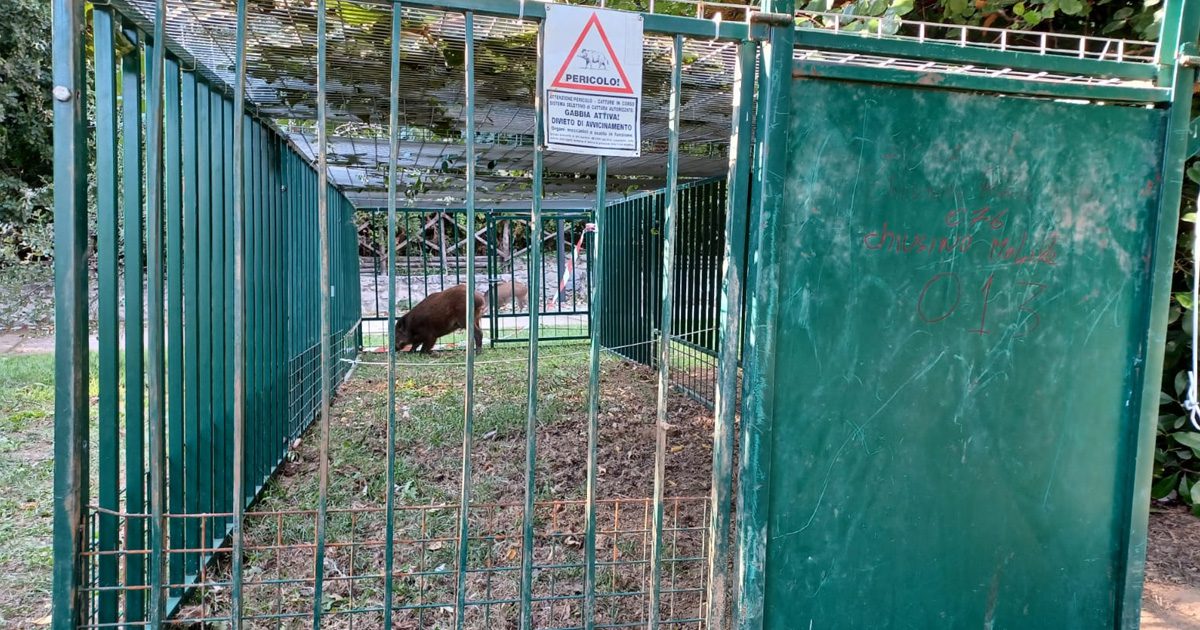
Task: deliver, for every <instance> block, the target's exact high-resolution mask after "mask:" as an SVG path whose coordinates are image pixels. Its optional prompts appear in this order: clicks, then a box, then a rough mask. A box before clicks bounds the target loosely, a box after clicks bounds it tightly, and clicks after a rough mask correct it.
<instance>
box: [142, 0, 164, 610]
mask: <svg viewBox="0 0 1200 630" xmlns="http://www.w3.org/2000/svg"><path fill="white" fill-rule="evenodd" d="M166 14H167V7H166V0H157V2H156V3H155V11H154V42H153V44H154V47H153V52H152V54H151V65H150V68H149V75H150V76H149V79H150V85H149V87H148V89H147V92H148V94H147V112H146V116H147V123H146V126H147V134H148V136H147V138H146V169H147V175H148V177H147V180H148V181H147V184H146V191H147V205H146V257H147V261H146V292H147V296H146V310H147V313H148V316H149V322H147V323H148V326H147V331H146V333H147V334H146V338H147V342H148V344H147V345H148V347H147V350H148V353H149V357H148V358H149V365H148V366H147V368H148V369H147V374H146V382H147V386H148V387H147V390H148V392H147V393H148V397H147V401H148V403H149V407H150V408H149V412H150V413H149V418H148V422H149V425H150V426H149V439H150V513H151V514H150V619H149V621H150V625H151V627H155V628H157V627H158V626H159V625H160V624H161V623H162V619H163V615H164V614H165V612H166V598H165V597H164V594H165V592H164V590H163V581H164V580H163V577H164V576H163V568H164V562H163V543H164V533H163V527H164V525H165V517H164V514H165V511H166V500H165V499H166V493H167V484H166V479H165V477H166V467H167V462H166V459H167V457H166V442H165V439H164V438H165V436H164V435H163V433H164V431H165V429H166V424H165V422H164V420H165V415H166V414H165V410H166V407H165V404H164V403H165V400H164V399H165V395H166V386H165V382H164V381H165V376H166V362H165V360H164V357H163V346H164V337H165V335H164V329H165V325H164V324H165V318H164V312H165V311H164V308H163V298H164V294H163V288H164V287H163V254H164V247H163V227H164V221H163V151H162V145H163V89H164V86H165V81H164V79H163V75H164V74H165V72H164V65H165V59H166V46H165V45H164V44H163V42H164V40H165V38H164V32H165V29H166V27H165V25H164V23H165V21H166Z"/></svg>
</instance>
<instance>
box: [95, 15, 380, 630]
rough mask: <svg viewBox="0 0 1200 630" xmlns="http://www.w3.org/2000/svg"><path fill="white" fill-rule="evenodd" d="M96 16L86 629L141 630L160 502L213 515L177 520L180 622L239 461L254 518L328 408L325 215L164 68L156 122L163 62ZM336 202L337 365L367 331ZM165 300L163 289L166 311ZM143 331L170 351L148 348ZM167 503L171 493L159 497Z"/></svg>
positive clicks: (341, 200)
mask: <svg viewBox="0 0 1200 630" xmlns="http://www.w3.org/2000/svg"><path fill="white" fill-rule="evenodd" d="M91 15H92V24H91V26H92V31H93V33H94V37H95V46H94V58H93V64H94V65H93V68H94V79H95V90H94V92H93V94H92V102H91V103H90V108H89V109H90V110H91V116H93V117H94V119H95V121H96V124H95V128H94V132H93V136H92V138H93V141H94V142H95V146H96V152H97V163H96V175H95V176H96V184H97V188H96V190H97V197H96V203H97V210H98V212H97V220H96V226H95V229H96V235H97V247H96V255H95V258H96V268H97V276H96V281H97V283H98V289H99V292H98V293H99V298H98V299H99V308H98V317H97V319H96V321H95V322H94V324H95V326H96V330H97V336H98V341H99V348H98V365H99V371H98V373H99V381H100V382H99V387H98V411H97V414H96V417H95V422H96V423H97V425H98V435H99V442H98V444H97V445H96V447H95V454H94V457H95V461H96V466H97V467H98V474H97V476H96V479H97V486H96V487H95V489H94V494H91V495H90V496H85V497H83V499H84V501H85V502H86V504H87V505H89V506H90V507H89V508H87V509H88V511H89V514H90V515H91V516H90V517H89V519H88V521H87V523H88V530H87V536H86V541H87V543H86V552H85V553H84V554H83V555H82V556H81V561H82V567H83V569H82V570H83V572H84V575H86V576H87V578H86V580H87V585H88V587H87V589H86V591H85V593H86V595H85V597H83V599H82V605H83V610H82V614H81V615H80V618H81V619H82V620H84V621H85V623H87V624H88V625H91V626H96V627H105V626H113V625H117V624H135V623H141V622H143V621H147V620H148V619H149V616H150V615H151V613H150V599H149V596H150V587H149V586H147V585H148V584H150V580H151V577H152V576H153V570H152V559H151V556H150V554H151V552H152V550H153V549H154V547H155V545H157V544H161V540H156V535H155V534H154V529H153V528H152V527H149V526H148V522H149V519H150V510H151V505H152V503H154V502H155V501H156V500H158V499H159V498H161V499H162V500H163V504H162V505H163V508H164V509H165V511H167V512H170V513H174V514H180V515H182V514H192V515H199V514H206V515H207V516H193V517H187V518H183V517H180V518H172V519H169V522H168V523H167V524H166V527H165V530H166V532H165V533H164V534H163V536H162V537H161V539H169V540H171V541H174V542H173V546H175V547H177V548H178V549H180V551H179V552H178V553H171V554H168V555H167V556H166V564H165V567H166V575H165V576H164V577H163V581H164V582H169V583H170V584H171V585H172V588H171V589H170V590H169V593H168V595H169V599H168V603H167V606H166V609H167V610H168V611H171V610H174V609H176V608H177V607H178V605H179V604H180V602H181V597H182V596H183V595H184V592H185V591H184V587H185V585H188V584H193V583H196V582H200V581H203V579H204V573H205V572H206V571H208V570H210V568H211V567H210V566H209V564H210V563H211V562H212V560H213V557H214V556H213V551H212V550H213V549H214V548H215V547H217V546H219V545H222V544H224V543H225V541H226V540H227V538H228V536H229V533H230V531H231V528H232V527H233V520H232V514H233V505H232V504H233V501H234V498H233V494H232V493H231V492H230V488H231V486H232V482H233V476H234V469H235V467H236V466H237V465H238V462H239V461H240V464H241V465H242V467H243V475H244V478H245V479H246V480H247V483H245V485H244V486H243V488H244V496H243V497H242V498H241V500H242V501H243V502H244V503H245V504H249V503H250V502H252V501H253V499H254V497H255V496H256V495H257V494H258V493H259V491H260V490H261V489H262V487H263V486H264V485H265V484H266V482H267V480H268V479H269V478H270V477H271V475H272V474H273V473H274V471H275V470H276V467H277V466H278V465H279V464H280V462H281V461H282V460H283V458H284V456H285V453H286V452H287V448H288V444H289V443H290V442H291V441H292V439H294V438H295V437H297V436H298V435H299V434H300V433H301V432H302V431H303V430H304V429H305V428H306V427H307V426H308V424H309V423H310V422H311V421H312V420H313V418H314V417H315V415H316V412H317V409H318V406H319V400H320V397H321V370H320V341H321V332H320V330H321V327H320V322H319V316H318V310H319V304H320V301H321V291H320V286H319V284H318V283H317V282H316V278H317V277H318V275H319V274H318V271H319V266H320V265H319V262H320V250H319V246H318V238H317V234H318V230H319V228H318V223H319V222H320V217H319V214H318V212H319V205H318V203H317V179H316V173H315V171H314V170H313V168H312V166H311V165H309V164H308V163H307V162H306V161H304V160H303V159H302V158H301V157H300V156H299V154H298V153H297V152H296V151H295V150H294V149H293V148H292V147H291V146H289V145H288V144H287V142H286V141H285V140H284V138H283V137H282V136H280V135H279V134H278V133H277V132H276V131H275V130H274V129H273V127H271V126H270V125H269V124H267V123H265V122H263V121H261V120H259V119H257V118H253V117H250V116H246V117H245V118H244V119H243V120H242V121H241V122H242V124H241V126H240V130H241V133H242V137H241V138H240V139H238V138H237V137H236V136H235V133H236V131H235V130H236V129H238V128H239V127H237V126H235V124H234V123H235V120H236V117H237V111H238V110H237V108H236V107H235V102H234V99H233V98H232V96H231V94H230V91H229V90H228V88H227V86H224V85H221V84H218V83H214V82H211V81H209V80H208V79H205V78H204V77H202V76H199V74H198V73H197V72H194V71H192V70H189V69H187V68H185V67H182V66H181V64H180V62H179V61H178V59H176V58H175V57H173V56H171V55H166V56H165V61H164V76H163V81H164V84H165V89H164V94H165V96H164V100H163V105H162V107H161V108H156V107H153V104H152V103H151V104H150V106H148V107H149V109H148V111H147V109H145V108H146V107H147V103H148V102H150V99H149V98H148V97H147V98H145V99H143V98H142V95H143V93H146V94H149V93H150V90H149V88H148V85H149V84H150V81H149V80H148V79H147V75H148V74H149V69H150V68H151V67H152V65H151V64H150V63H149V59H150V58H151V55H152V54H153V52H154V50H153V47H152V45H151V44H150V43H149V41H148V38H147V36H146V34H145V33H142V32H140V31H138V29H136V28H134V27H131V26H129V25H128V24H125V23H123V22H122V20H121V18H120V16H119V14H117V13H115V12H114V11H113V10H111V9H110V8H107V7H96V9H95V11H94V12H93V13H92V14H91ZM118 92H119V93H118ZM154 116H157V117H158V118H159V119H160V120H161V125H162V144H161V145H159V146H160V147H161V149H162V158H161V168H162V171H161V175H162V182H163V187H162V189H161V190H162V193H163V196H162V198H161V206H160V207H161V213H158V212H148V213H145V214H144V212H145V210H144V208H145V206H146V203H147V197H148V196H150V195H152V193H153V192H154V191H153V190H152V188H153V184H150V183H148V182H147V180H146V179H144V177H143V168H147V167H155V166H156V162H157V161H156V160H154V154H153V153H152V152H151V151H152V148H151V144H150V143H148V142H145V143H144V142H143V141H142V140H143V121H144V120H145V121H150V122H146V123H145V124H146V126H147V127H149V126H150V124H151V123H152V122H153V117H154ZM239 143H240V146H238V145H239ZM238 151H240V152H241V153H240V155H239V158H240V164H241V167H242V172H241V174H240V175H241V177H243V178H244V181H245V185H246V190H247V194H246V196H245V199H244V203H242V204H241V205H240V210H241V212H243V213H244V221H245V222H244V232H243V235H244V239H245V242H244V249H243V250H242V252H241V255H242V256H244V270H245V293H244V296H242V297H240V298H235V290H236V284H235V282H234V274H235V254H237V252H235V221H236V220H237V219H236V217H237V214H236V212H235V211H236V210H237V209H238V206H237V205H235V201H234V195H235V187H234V186H232V185H230V182H231V181H232V180H233V179H234V177H235V175H237V173H236V172H235V168H236V166H235V164H237V162H235V160H234V154H235V152H238ZM118 152H120V159H118ZM153 170H154V169H153V168H151V172H153ZM325 201H326V207H327V208H328V210H327V213H328V214H327V218H328V222H329V234H330V260H329V262H330V266H331V273H330V279H331V286H332V287H333V288H332V290H331V293H332V295H331V297H330V300H329V306H330V316H331V333H332V334H331V337H330V339H329V342H330V347H331V351H332V356H333V357H335V358H337V357H352V356H354V353H355V351H356V344H355V339H356V334H357V322H358V319H359V303H358V293H357V286H356V280H357V278H358V267H357V265H358V259H357V257H356V256H355V241H354V239H355V237H354V230H353V226H352V222H351V219H352V213H351V208H350V205H349V202H348V201H347V200H346V199H345V197H344V196H342V195H341V194H340V193H338V192H337V191H335V190H330V192H329V195H328V198H327V199H326V200H325ZM118 243H123V246H124V247H123V250H122V249H118ZM143 246H145V249H144V250H143ZM143 251H144V252H145V255H143ZM156 253H160V254H161V257H158V256H157V255H156ZM122 263H123V268H124V270H125V272H126V273H125V284H124V291H123V292H122V291H121V287H120V286H119V285H118V282H119V281H118V277H119V276H118V267H119V265H121V264H122ZM143 278H146V279H147V280H148V282H147V284H146V285H145V286H146V287H148V288H147V289H146V290H145V291H146V292H145V293H144V289H143ZM155 287H159V288H162V290H163V294H162V296H161V297H162V299H160V300H159V301H158V302H157V303H158V304H162V305H163V307H162V309H161V310H157V311H156V310H155V306H154V305H155V304H156V302H155V300H154V299H153V298H154V296H153V295H152V293H153V292H154V291H155ZM339 289H340V290H339ZM144 296H146V297H149V298H150V299H148V300H144V299H143V297H144ZM243 298H244V302H242V303H243V304H244V306H245V314H246V317H245V320H244V326H245V330H244V332H243V331H239V330H237V329H236V327H235V320H234V317H233V313H234V304H235V301H236V300H238V299H243ZM122 315H123V317H122ZM122 320H123V321H124V324H125V326H124V340H123V344H122V340H121V338H120V335H121V334H122V332H121V327H120V322H121V321H122ZM144 325H148V326H149V327H150V328H151V330H156V329H157V330H159V331H162V332H163V333H164V334H163V336H161V337H157V340H156V337H155V335H151V336H150V337H149V338H148V339H149V341H147V338H146V337H144V336H143V326H144ZM242 335H245V338H248V339H251V340H253V342H252V343H249V344H247V345H246V346H245V363H244V365H245V368H244V369H245V371H244V374H245V390H244V391H243V392H238V390H236V389H235V386H234V383H235V379H234V371H235V363H237V362H238V359H237V357H236V355H235V348H236V346H235V339H236V338H237V337H239V336H242ZM122 358H123V359H124V364H125V370H124V375H123V378H122V377H121V376H122V375H121V371H120V367H119V366H120V364H121V361H122ZM156 362H157V365H156ZM347 369H348V366H347V365H345V364H343V363H341V362H338V363H336V364H334V369H333V370H332V372H331V374H330V381H329V382H328V383H326V387H327V388H328V389H332V388H334V387H335V385H336V383H337V382H339V380H340V379H341V377H342V376H344V374H345V372H346V370H347ZM155 370H160V372H159V373H158V378H160V379H164V381H160V382H165V388H164V390H163V392H162V393H163V394H164V395H162V396H161V397H160V396H159V395H158V394H156V391H155V390H154V389H151V390H150V395H149V397H146V394H145V389H144V388H145V386H146V384H147V383H148V382H150V381H151V379H153V378H154V377H155V374H154V372H155ZM238 393H242V394H244V396H245V414H246V415H245V419H246V424H245V432H244V441H243V449H242V451H243V452H242V453H241V454H240V455H239V456H238V457H235V453H234V447H233V445H234V443H235V440H234V418H233V416H234V397H235V396H236V395H237V394H238ZM159 414H162V415H159ZM160 417H161V418H164V419H165V423H164V428H165V435H164V436H163V437H164V438H165V440H164V443H163V449H164V452H163V455H165V461H166V462H167V465H166V466H165V467H163V469H161V470H155V466H156V464H157V463H158V462H160V461H162V460H160V459H157V458H156V456H155V455H154V454H153V452H152V450H153V448H154V441H153V440H152V439H150V438H151V436H153V435H154V432H153V429H152V428H151V423H153V422H154V421H155V418H160ZM160 435H162V434H160ZM157 492H161V493H163V494H162V495H160V497H156V496H155V494H156V493H157Z"/></svg>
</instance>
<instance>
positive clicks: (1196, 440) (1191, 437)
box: [1171, 431, 1200, 451]
mask: <svg viewBox="0 0 1200 630" xmlns="http://www.w3.org/2000/svg"><path fill="white" fill-rule="evenodd" d="M1171 437H1172V438H1174V440H1175V441H1176V442H1179V443H1180V444H1182V445H1184V446H1186V447H1188V448H1190V449H1192V450H1193V451H1198V450H1200V433H1196V432H1195V431H1176V432H1175V433H1172V434H1171Z"/></svg>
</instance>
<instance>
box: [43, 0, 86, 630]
mask: <svg viewBox="0 0 1200 630" xmlns="http://www.w3.org/2000/svg"><path fill="white" fill-rule="evenodd" d="M52 1H53V5H52V10H51V14H52V15H53V19H54V32H53V40H54V70H53V80H54V89H53V96H54V253H55V255H54V317H55V322H56V324H57V326H56V330H55V335H54V461H55V465H54V569H53V571H54V574H53V584H54V616H53V622H54V628H55V630H70V629H73V628H75V627H76V626H77V625H78V624H79V622H80V621H82V618H81V615H82V612H83V598H82V596H81V593H80V586H81V585H82V583H83V578H84V565H83V561H82V559H81V557H80V553H81V552H82V551H83V545H84V540H83V531H84V527H83V525H84V522H85V520H86V514H85V512H84V509H85V506H86V504H87V495H88V490H87V483H88V465H87V439H88V414H89V407H88V341H87V333H88V330H87V326H88V321H87V316H88V315H87V303H88V290H87V276H88V267H87V179H88V178H87V154H88V147H87V135H86V132H87V127H86V126H85V124H84V122H85V121H84V109H85V108H84V105H85V103H86V102H87V95H86V92H85V90H86V89H87V82H86V81H85V80H84V76H83V73H84V68H85V67H86V66H85V63H84V59H83V2H82V1H81V0H52Z"/></svg>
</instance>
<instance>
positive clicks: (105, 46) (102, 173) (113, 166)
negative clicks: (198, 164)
mask: <svg viewBox="0 0 1200 630" xmlns="http://www.w3.org/2000/svg"><path fill="white" fill-rule="evenodd" d="M115 28H116V26H115V23H114V20H113V13H112V10H111V9H109V8H107V7H97V8H96V9H95V10H94V11H93V12H92V32H93V34H94V35H93V37H94V42H93V43H94V47H95V62H94V63H95V66H94V67H95V81H96V95H95V99H96V113H95V116H96V222H97V226H96V263H97V284H98V285H99V286H98V289H99V296H98V297H99V307H98V313H97V316H98V319H99V322H98V325H99V330H98V339H97V341H98V342H99V350H100V355H99V363H98V365H97V368H98V369H97V372H98V374H99V380H100V410H99V417H98V422H99V449H100V450H99V457H97V458H96V463H97V467H98V468H99V471H98V472H99V482H100V486H99V488H98V491H99V495H100V496H99V500H100V507H101V508H102V509H104V510H106V511H111V513H105V512H101V513H100V519H99V520H100V522H99V526H100V538H99V540H98V541H97V542H98V545H99V546H98V551H100V552H101V553H102V554H106V555H101V556H100V558H99V562H98V564H99V571H100V573H99V576H98V580H99V582H98V585H99V586H100V588H102V589H104V588H112V587H115V586H117V584H118V580H119V579H120V574H119V570H120V567H119V566H118V562H117V556H116V555H115V554H114V553H113V552H115V551H116V550H117V549H118V548H119V545H120V534H121V533H120V525H121V524H120V519H119V518H118V517H117V516H116V514H117V513H118V512H120V511H121V456H120V448H121V424H120V412H121V410H120V405H121V403H120V395H121V394H120V386H121V372H120V370H121V350H120V338H119V335H120V326H121V320H120V312H119V310H118V309H119V308H120V299H121V296H120V293H119V292H120V286H119V285H120V268H119V261H120V257H121V254H120V251H119V250H118V248H119V243H120V240H119V233H118V228H119V226H118V216H117V205H118V203H119V199H118V195H117V78H116V77H117V69H116V48H115V46H116V31H115ZM55 163H56V164H57V163H58V162H57V161H56V162H55ZM119 596H120V593H118V592H117V591H116V590H102V591H101V592H100V597H99V610H98V616H97V618H96V621H97V622H98V623H101V624H105V623H115V622H116V621H117V614H118V606H119V604H120V599H119Z"/></svg>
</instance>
